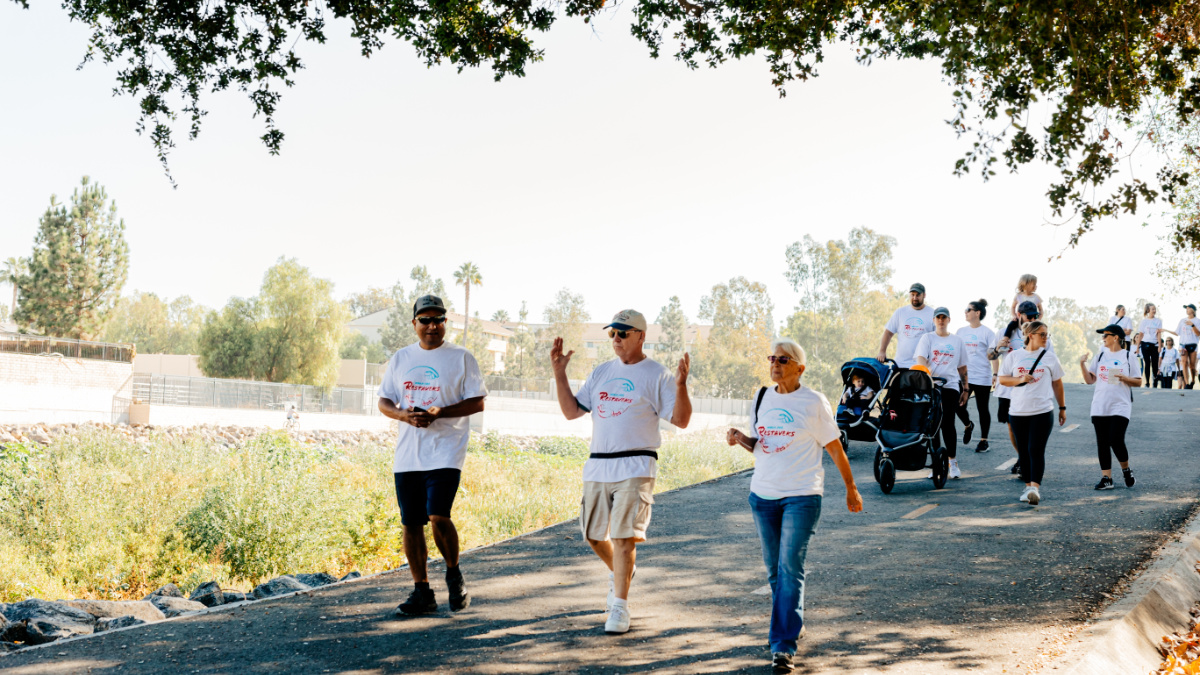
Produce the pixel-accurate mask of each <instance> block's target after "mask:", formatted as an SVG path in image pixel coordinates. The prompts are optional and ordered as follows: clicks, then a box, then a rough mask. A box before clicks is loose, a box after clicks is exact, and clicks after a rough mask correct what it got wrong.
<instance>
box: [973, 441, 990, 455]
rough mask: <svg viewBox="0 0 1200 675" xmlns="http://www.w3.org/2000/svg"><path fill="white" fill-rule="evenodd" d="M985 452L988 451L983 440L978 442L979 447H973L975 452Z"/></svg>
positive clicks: (986, 444)
mask: <svg viewBox="0 0 1200 675" xmlns="http://www.w3.org/2000/svg"><path fill="white" fill-rule="evenodd" d="M987 451H988V443H987V439H986V438H985V439H983V440H982V441H979V445H977V446H975V452H987Z"/></svg>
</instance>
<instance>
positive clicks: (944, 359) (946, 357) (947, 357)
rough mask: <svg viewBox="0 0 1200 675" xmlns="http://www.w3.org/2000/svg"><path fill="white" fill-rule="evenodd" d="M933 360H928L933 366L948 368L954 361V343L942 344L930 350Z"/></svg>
mask: <svg viewBox="0 0 1200 675" xmlns="http://www.w3.org/2000/svg"><path fill="white" fill-rule="evenodd" d="M931 355H932V357H933V358H931V359H929V360H930V362H932V363H933V365H935V366H948V365H950V363H951V362H952V361H954V343H952V342H943V343H942V344H939V345H937V346H936V347H934V348H933V349H932V350H931Z"/></svg>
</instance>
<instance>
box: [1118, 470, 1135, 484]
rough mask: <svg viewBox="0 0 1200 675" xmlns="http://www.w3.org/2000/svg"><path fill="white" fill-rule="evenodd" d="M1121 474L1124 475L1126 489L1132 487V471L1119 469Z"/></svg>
mask: <svg viewBox="0 0 1200 675" xmlns="http://www.w3.org/2000/svg"><path fill="white" fill-rule="evenodd" d="M1121 473H1123V474H1125V487H1127V488H1131V487H1133V484H1134V482H1135V481H1134V480H1133V469H1121Z"/></svg>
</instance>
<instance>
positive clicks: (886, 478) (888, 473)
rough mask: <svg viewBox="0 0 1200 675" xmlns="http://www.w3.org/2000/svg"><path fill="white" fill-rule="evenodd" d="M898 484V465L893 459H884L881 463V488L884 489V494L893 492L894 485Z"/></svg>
mask: <svg viewBox="0 0 1200 675" xmlns="http://www.w3.org/2000/svg"><path fill="white" fill-rule="evenodd" d="M895 485H896V465H895V464H892V460H890V459H884V460H883V461H882V462H880V463H879V489H880V490H883V494H885V495H886V494H891V492H892V487H894V486H895Z"/></svg>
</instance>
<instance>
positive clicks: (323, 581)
mask: <svg viewBox="0 0 1200 675" xmlns="http://www.w3.org/2000/svg"><path fill="white" fill-rule="evenodd" d="M296 581H299V582H300V583H302V584H304V585H306V586H312V587H313V588H316V587H317V586H328V585H329V584H333V583H337V577H334V576H333V575H332V574H326V573H324V572H317V573H316V574H297V575H296Z"/></svg>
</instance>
